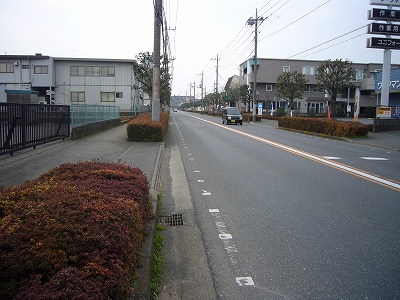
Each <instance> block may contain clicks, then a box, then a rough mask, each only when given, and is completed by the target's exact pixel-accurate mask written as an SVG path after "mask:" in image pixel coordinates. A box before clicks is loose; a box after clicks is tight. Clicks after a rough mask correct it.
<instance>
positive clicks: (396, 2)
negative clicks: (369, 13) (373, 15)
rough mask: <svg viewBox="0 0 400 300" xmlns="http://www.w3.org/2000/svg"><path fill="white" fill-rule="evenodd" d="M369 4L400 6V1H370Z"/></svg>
mask: <svg viewBox="0 0 400 300" xmlns="http://www.w3.org/2000/svg"><path fill="white" fill-rule="evenodd" d="M369 4H372V5H392V6H400V0H369Z"/></svg>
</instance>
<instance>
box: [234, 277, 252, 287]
mask: <svg viewBox="0 0 400 300" xmlns="http://www.w3.org/2000/svg"><path fill="white" fill-rule="evenodd" d="M236 283H237V284H238V285H239V286H254V281H253V278H251V277H236Z"/></svg>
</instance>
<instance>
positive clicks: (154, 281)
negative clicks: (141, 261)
mask: <svg viewBox="0 0 400 300" xmlns="http://www.w3.org/2000/svg"><path fill="white" fill-rule="evenodd" d="M162 198H163V196H162V193H159V194H158V195H157V209H158V211H160V210H161V209H162V207H163V203H162ZM164 229H165V228H164V227H163V226H162V225H161V224H159V223H158V222H157V225H156V236H155V238H154V250H153V265H152V268H151V283H150V299H151V300H156V299H157V296H158V294H159V293H160V290H161V282H162V277H163V269H164V268H165V266H166V264H167V262H166V260H165V258H164V257H163V255H162V249H163V246H164V236H163V234H162V231H164Z"/></svg>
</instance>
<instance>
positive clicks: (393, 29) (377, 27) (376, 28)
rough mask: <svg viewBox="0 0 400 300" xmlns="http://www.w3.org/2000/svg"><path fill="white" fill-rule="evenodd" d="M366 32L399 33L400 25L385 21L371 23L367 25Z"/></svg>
mask: <svg viewBox="0 0 400 300" xmlns="http://www.w3.org/2000/svg"><path fill="white" fill-rule="evenodd" d="M368 33H376V34H385V35H387V34H390V35H400V25H398V24H387V23H372V24H369V26H368Z"/></svg>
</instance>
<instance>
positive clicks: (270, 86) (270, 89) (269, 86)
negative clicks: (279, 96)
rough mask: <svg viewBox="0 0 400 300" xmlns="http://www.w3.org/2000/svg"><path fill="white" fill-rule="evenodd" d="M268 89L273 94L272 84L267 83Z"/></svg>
mask: <svg viewBox="0 0 400 300" xmlns="http://www.w3.org/2000/svg"><path fill="white" fill-rule="evenodd" d="M266 89H267V91H268V92H271V91H272V84H270V83H267V86H266Z"/></svg>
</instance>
